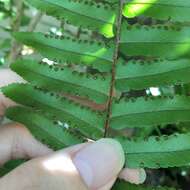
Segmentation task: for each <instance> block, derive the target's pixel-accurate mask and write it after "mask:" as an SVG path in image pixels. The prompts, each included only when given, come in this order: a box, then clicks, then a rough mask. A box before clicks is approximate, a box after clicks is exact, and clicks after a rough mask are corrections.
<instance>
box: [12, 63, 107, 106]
mask: <svg viewBox="0 0 190 190" xmlns="http://www.w3.org/2000/svg"><path fill="white" fill-rule="evenodd" d="M11 69H12V70H13V71H15V72H16V73H18V74H19V75H20V76H22V77H23V78H24V79H25V80H27V81H29V82H30V83H32V84H33V85H37V86H40V87H42V88H44V89H48V90H52V91H56V92H58V93H61V92H65V93H69V94H71V95H76V96H79V95H80V96H82V97H85V98H88V99H91V100H93V101H95V102H96V103H105V102H106V101H107V98H108V92H109V85H110V77H109V76H103V75H102V76H100V75H90V74H89V75H87V74H86V73H79V72H77V71H73V70H72V69H71V68H69V67H59V66H57V65H48V64H46V63H43V62H37V61H33V60H19V61H17V62H15V63H13V64H11ZM34 79H35V80H34Z"/></svg>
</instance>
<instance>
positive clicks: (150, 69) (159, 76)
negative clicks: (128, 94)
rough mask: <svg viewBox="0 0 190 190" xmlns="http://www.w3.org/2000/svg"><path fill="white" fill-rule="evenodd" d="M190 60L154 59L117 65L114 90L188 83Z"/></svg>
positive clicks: (189, 80) (189, 79)
mask: <svg viewBox="0 0 190 190" xmlns="http://www.w3.org/2000/svg"><path fill="white" fill-rule="evenodd" d="M189 76H190V60H189V59H180V60H173V61H170V60H166V59H154V60H152V61H146V60H145V61H144V60H138V61H135V60H131V61H128V62H123V63H118V65H117V68H116V88H117V89H118V90H120V91H128V90H138V89H145V88H148V87H155V86H167V85H174V84H178V85H179V84H185V83H189V82H190V77H189Z"/></svg>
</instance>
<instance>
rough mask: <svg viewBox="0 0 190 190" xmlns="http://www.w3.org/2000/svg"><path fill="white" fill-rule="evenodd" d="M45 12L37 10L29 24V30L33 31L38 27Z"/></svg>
mask: <svg viewBox="0 0 190 190" xmlns="http://www.w3.org/2000/svg"><path fill="white" fill-rule="evenodd" d="M42 16H43V14H42V13H41V12H37V13H36V15H35V16H34V17H33V18H32V19H31V21H30V23H29V25H28V29H27V31H28V32H33V31H34V30H35V28H36V26H37V25H38V23H39V22H40V20H41V18H42Z"/></svg>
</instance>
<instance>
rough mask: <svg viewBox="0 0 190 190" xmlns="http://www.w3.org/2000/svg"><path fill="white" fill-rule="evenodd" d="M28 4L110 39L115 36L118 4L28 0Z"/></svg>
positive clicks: (78, 0) (79, 0)
mask: <svg viewBox="0 0 190 190" xmlns="http://www.w3.org/2000/svg"><path fill="white" fill-rule="evenodd" d="M27 2H28V3H29V4H31V5H32V6H34V7H36V8H37V9H40V10H41V11H43V12H46V13H47V14H49V15H52V16H54V17H57V18H58V19H63V20H68V21H69V22H71V23H72V24H74V25H77V26H82V27H86V28H89V29H92V30H96V31H99V32H100V33H101V34H103V35H104V36H106V37H108V38H110V37H113V36H114V32H113V28H114V25H115V20H116V17H117V15H116V13H117V7H118V6H117V4H114V5H110V4H105V3H103V2H96V1H93V0H88V1H86V0H77V1H76V0H64V1H62V0H40V1H39V0H27Z"/></svg>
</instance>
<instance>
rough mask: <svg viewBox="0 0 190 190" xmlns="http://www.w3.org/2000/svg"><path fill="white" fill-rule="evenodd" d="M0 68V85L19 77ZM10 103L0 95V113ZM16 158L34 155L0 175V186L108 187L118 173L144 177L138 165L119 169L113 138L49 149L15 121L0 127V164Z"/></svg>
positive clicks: (120, 156) (33, 189) (137, 179)
mask: <svg viewBox="0 0 190 190" xmlns="http://www.w3.org/2000/svg"><path fill="white" fill-rule="evenodd" d="M4 71H5V72H6V75H2V73H1V72H2V71H0V86H3V85H4V84H8V83H11V82H15V81H21V79H20V78H19V77H17V76H16V75H15V74H13V75H14V77H10V78H9V76H10V75H11V73H12V72H11V71H8V70H4ZM2 76H4V78H3V81H2ZM10 79H11V80H10ZM2 82H3V84H1V83H2ZM2 100H3V101H2ZM2 102H3V103H2ZM12 104H14V103H13V102H11V101H10V100H8V99H6V98H5V97H3V95H1V99H0V105H2V106H0V113H2V114H3V113H4V109H5V108H6V107H7V106H9V105H12ZM16 158H34V159H32V160H31V161H28V162H27V163H25V164H23V165H21V166H20V167H18V168H16V169H15V170H13V171H12V172H10V173H9V174H7V175H6V176H4V177H3V178H2V179H0V189H2V190H12V189H14V190H17V189H19V190H22V189H28V190H45V189H46V190H50V189H51V190H52V189H54V190H59V189H65V190H75V189H79V190H85V189H92V190H109V189H111V187H112V185H113V183H114V182H115V180H116V178H117V177H118V176H119V177H120V178H122V179H125V180H127V181H130V182H132V183H136V184H139V183H142V182H143V181H144V180H145V172H144V170H142V169H140V170H137V169H127V168H126V169H124V170H122V172H121V169H122V167H123V165H124V153H123V150H122V148H121V145H120V144H119V143H118V142H117V141H114V140H111V139H101V140H99V141H97V142H94V143H85V144H80V145H76V146H73V147H70V148H67V149H64V150H61V151H58V152H53V151H52V150H50V149H49V148H48V147H46V146H45V145H43V144H41V143H40V142H38V141H37V140H36V139H34V137H33V136H32V135H31V134H30V132H29V131H28V130H27V129H26V128H25V127H24V126H22V125H20V124H16V123H15V124H9V125H6V126H3V127H2V128H1V129H0V165H3V164H4V163H5V162H6V161H8V160H10V159H16Z"/></svg>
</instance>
